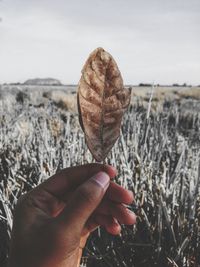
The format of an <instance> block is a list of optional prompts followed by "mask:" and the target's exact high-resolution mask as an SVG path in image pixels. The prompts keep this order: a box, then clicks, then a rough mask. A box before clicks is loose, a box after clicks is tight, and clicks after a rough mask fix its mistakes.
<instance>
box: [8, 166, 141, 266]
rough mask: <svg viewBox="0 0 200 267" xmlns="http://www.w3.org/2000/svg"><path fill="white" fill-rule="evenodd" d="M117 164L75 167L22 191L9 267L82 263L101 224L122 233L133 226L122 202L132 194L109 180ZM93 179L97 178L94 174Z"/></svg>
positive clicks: (113, 231) (132, 219)
mask: <svg viewBox="0 0 200 267" xmlns="http://www.w3.org/2000/svg"><path fill="white" fill-rule="evenodd" d="M115 176H116V170H115V168H113V167H111V166H108V165H102V164H96V163H94V164H87V165H83V166H77V167H71V168H67V169H64V170H62V171H61V172H59V173H57V174H55V175H54V176H52V177H51V178H49V179H48V180H46V181H45V182H44V183H42V184H40V185H39V186H37V187H36V188H34V189H33V190H31V191H30V192H29V193H27V194H25V195H23V196H22V197H21V198H20V199H19V201H18V203H17V207H16V209H15V213H14V224H13V230H12V237H11V251H10V257H9V267H77V266H79V262H80V258H81V255H82V248H83V247H84V246H85V243H86V240H87V237H88V236H89V234H90V233H91V232H92V231H93V230H94V229H96V228H97V227H98V226H103V227H105V228H106V230H107V231H108V232H109V233H111V234H114V235H115V234H119V233H120V231H121V227H120V223H122V224H134V223H135V221H136V217H135V215H134V214H133V213H132V212H130V211H129V210H128V209H126V207H125V206H124V205H123V204H130V203H132V202H133V194H132V192H130V191H128V190H125V189H123V188H122V187H121V186H119V185H117V184H116V183H114V182H111V181H110V178H111V179H112V178H114V177H115ZM91 177H92V178H91Z"/></svg>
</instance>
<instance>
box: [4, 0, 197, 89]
mask: <svg viewBox="0 0 200 267" xmlns="http://www.w3.org/2000/svg"><path fill="white" fill-rule="evenodd" d="M0 17H1V22H0V83H3V82H23V81H25V80H26V79H28V78H34V77H53V78H58V79H60V80H61V81H62V82H63V83H77V82H78V80H79V78H80V71H81V68H82V66H83V64H84V62H85V60H86V58H87V57H88V55H89V53H90V52H91V51H92V50H94V49H95V48H96V47H99V46H101V47H103V48H104V49H106V50H107V51H108V52H110V53H111V54H112V55H113V57H114V58H115V59H116V61H117V63H118V66H119V68H120V70H121V72H122V75H123V78H124V82H125V83H126V84H138V83H140V82H155V83H161V84H171V83H175V82H178V83H184V82H186V83H191V84H200V0H138V1H136V0H99V1H98V0H79V1H77V0H72V1H68V0H57V1H51V0H0Z"/></svg>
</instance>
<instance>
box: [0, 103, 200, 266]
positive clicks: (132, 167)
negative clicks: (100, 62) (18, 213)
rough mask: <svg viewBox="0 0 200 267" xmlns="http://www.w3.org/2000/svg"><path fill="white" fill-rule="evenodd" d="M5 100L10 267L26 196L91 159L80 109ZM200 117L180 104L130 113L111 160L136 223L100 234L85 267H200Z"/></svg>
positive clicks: (2, 145)
mask: <svg viewBox="0 0 200 267" xmlns="http://www.w3.org/2000/svg"><path fill="white" fill-rule="evenodd" d="M7 107H8V105H6V106H5V105H4V106H3V104H2V105H0V109H1V110H0V265H1V266H2V267H3V266H6V262H7V253H8V245H9V239H10V233H11V228H12V218H13V217H12V212H13V209H14V207H15V205H16V202H17V199H18V198H19V196H20V195H21V194H22V193H24V192H27V191H28V190H30V189H31V188H33V187H35V186H37V185H38V184H40V183H41V182H42V181H44V180H45V179H47V178H48V177H49V176H50V175H52V174H54V173H55V172H56V171H58V170H60V169H62V168H65V167H69V166H72V165H78V164H84V163H86V162H92V157H91V155H90V153H89V151H88V150H87V148H86V145H85V142H84V136H83V133H82V131H81V130H80V127H79V125H78V118H77V114H75V113H70V112H69V111H65V110H63V109H60V108H59V107H58V105H53V104H52V103H51V102H49V103H48V104H47V105H45V106H41V107H34V106H32V105H30V103H29V102H24V103H22V104H17V103H16V105H14V106H13V108H12V110H10V109H8V108H7ZM199 133H200V115H199V114H198V113H195V112H190V113H184V112H182V111H180V108H179V106H178V105H177V104H176V103H172V102H170V103H167V104H166V103H164V104H163V106H162V108H160V109H159V110H158V111H157V112H148V109H147V108H145V107H143V106H142V105H140V104H135V105H131V106H130V108H129V110H128V112H127V113H126V114H125V117H124V120H123V125H122V134H121V137H120V138H119V140H118V142H117V144H116V145H115V146H114V148H113V149H112V151H111V153H110V154H109V157H108V159H107V162H109V163H111V164H113V165H114V166H117V168H118V172H119V175H118V177H117V178H116V182H117V183H119V184H121V185H123V186H124V187H126V188H129V189H131V190H132V191H133V192H134V194H135V200H136V202H135V203H134V204H133V205H132V206H130V208H131V209H132V210H134V211H135V212H136V214H137V216H138V219H137V225H136V226H133V227H132V226H131V227H125V226H123V227H122V228H123V231H122V234H121V235H120V236H117V237H113V236H111V235H109V234H107V233H106V232H105V231H104V229H101V230H98V231H96V232H94V234H93V235H92V236H91V237H90V239H89V242H88V244H87V248H86V249H85V251H84V258H83V265H86V266H93V267H95V266H98V267H101V266H102V267H107V266H108V267H110V266H113V267H114V266H124V267H128V266H131V267H133V266H137V267H152V266H159V267H160V266H163V267H167V266H179V267H198V266H200V135H199Z"/></svg>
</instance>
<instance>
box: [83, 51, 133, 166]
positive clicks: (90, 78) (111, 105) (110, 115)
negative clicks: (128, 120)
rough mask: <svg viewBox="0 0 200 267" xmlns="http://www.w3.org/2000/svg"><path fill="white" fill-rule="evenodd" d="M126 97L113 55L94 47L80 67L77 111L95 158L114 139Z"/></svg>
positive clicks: (102, 155) (104, 153) (103, 153)
mask: <svg viewBox="0 0 200 267" xmlns="http://www.w3.org/2000/svg"><path fill="white" fill-rule="evenodd" d="M130 97H131V91H130V90H127V89H125V88H124V86H123V80H122V76H121V73H120V71H119V69H118V67H117V64H116V62H115V61H114V59H113V57H112V56H111V55H110V54H109V53H107V52H106V51H105V50H104V49H103V48H97V49H95V50H94V51H93V52H92V53H91V54H90V56H89V58H88V60H87V61H86V63H85V65H84V67H83V69H82V76H81V79H80V82H79V88H78V111H79V121H80V125H81V127H82V129H83V131H84V133H85V138H86V142H87V145H88V148H89V150H90V152H91V153H92V155H93V156H94V158H95V159H96V160H97V161H102V160H104V159H105V157H106V156H107V154H108V152H109V151H110V149H111V148H112V147H113V145H114V143H115V142H116V140H117V139H118V137H119V134H120V127H121V120H122V115H123V113H124V111H125V110H126V109H127V107H128V105H129V103H130Z"/></svg>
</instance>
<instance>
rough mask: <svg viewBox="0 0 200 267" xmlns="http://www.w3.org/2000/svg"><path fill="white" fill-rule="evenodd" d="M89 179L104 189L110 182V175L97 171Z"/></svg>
mask: <svg viewBox="0 0 200 267" xmlns="http://www.w3.org/2000/svg"><path fill="white" fill-rule="evenodd" d="M91 180H93V181H94V182H96V183H97V184H98V185H100V186H101V187H102V188H103V189H104V190H106V189H107V187H108V185H109V182H110V177H109V176H108V174H107V173H106V172H98V173H97V174H96V175H94V176H93V177H92V178H91Z"/></svg>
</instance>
